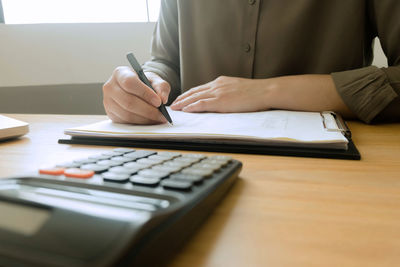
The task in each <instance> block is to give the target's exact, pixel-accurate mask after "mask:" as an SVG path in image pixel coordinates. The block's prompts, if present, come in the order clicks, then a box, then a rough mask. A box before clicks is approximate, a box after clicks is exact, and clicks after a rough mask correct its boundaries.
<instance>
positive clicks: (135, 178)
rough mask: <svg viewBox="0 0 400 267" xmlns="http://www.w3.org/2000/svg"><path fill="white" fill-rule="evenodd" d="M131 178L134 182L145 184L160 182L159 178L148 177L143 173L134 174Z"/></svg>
mask: <svg viewBox="0 0 400 267" xmlns="http://www.w3.org/2000/svg"><path fill="white" fill-rule="evenodd" d="M129 180H130V181H131V183H132V184H136V185H144V186H156V185H158V183H159V182H160V179H159V178H146V177H143V176H141V175H133V176H131V178H129Z"/></svg>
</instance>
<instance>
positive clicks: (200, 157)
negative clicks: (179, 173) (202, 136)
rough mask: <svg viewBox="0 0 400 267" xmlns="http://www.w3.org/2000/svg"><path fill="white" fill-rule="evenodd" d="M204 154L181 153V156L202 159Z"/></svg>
mask: <svg viewBox="0 0 400 267" xmlns="http://www.w3.org/2000/svg"><path fill="white" fill-rule="evenodd" d="M205 157H206V156H204V155H203V154H183V155H182V158H193V159H198V160H200V159H204V158H205Z"/></svg>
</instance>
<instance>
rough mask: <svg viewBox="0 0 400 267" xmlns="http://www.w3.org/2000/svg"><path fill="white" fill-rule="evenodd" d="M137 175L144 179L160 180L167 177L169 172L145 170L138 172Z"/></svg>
mask: <svg viewBox="0 0 400 267" xmlns="http://www.w3.org/2000/svg"><path fill="white" fill-rule="evenodd" d="M138 175H140V176H142V177H146V178H158V179H162V178H165V177H167V176H168V175H169V172H166V171H159V170H153V169H146V170H141V171H139V172H138Z"/></svg>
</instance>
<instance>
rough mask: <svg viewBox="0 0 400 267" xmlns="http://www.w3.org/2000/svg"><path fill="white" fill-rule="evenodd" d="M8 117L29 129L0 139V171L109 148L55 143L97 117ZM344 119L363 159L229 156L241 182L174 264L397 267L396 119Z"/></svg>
mask: <svg viewBox="0 0 400 267" xmlns="http://www.w3.org/2000/svg"><path fill="white" fill-rule="evenodd" d="M8 116H10V117H13V118H16V119H20V120H24V121H26V122H29V123H30V133H29V134H28V135H26V136H25V137H23V138H20V139H17V140H12V141H8V142H2V143H0V159H1V160H0V176H1V177H4V176H11V175H18V174H21V173H24V172H28V171H32V170H35V169H36V168H37V167H38V166H40V165H42V164H46V163H56V162H60V161H63V160H64V159H65V157H66V156H67V157H69V156H71V157H74V158H76V157H83V156H86V155H90V154H95V153H97V152H99V151H104V150H105V149H112V148H111V147H100V146H81V145H59V144H57V140H58V139H59V138H61V137H63V130H64V129H65V128H69V127H74V126H78V125H83V124H87V123H92V122H95V121H98V120H102V119H104V118H105V117H104V116H80V115H22V114H18V115H17V114H8ZM349 126H350V128H351V130H352V133H353V136H354V142H355V144H356V146H357V147H358V149H359V151H360V153H361V156H362V160H361V161H350V160H333V159H313V158H297V157H279V156H264V155H244V154H228V155H231V156H233V157H234V158H236V159H238V160H240V161H242V162H243V164H244V167H243V170H242V172H241V174H240V179H239V180H238V182H237V183H236V184H235V186H234V187H233V188H232V190H231V191H230V193H229V194H228V195H227V197H226V198H225V199H224V200H223V202H222V203H221V204H220V205H219V206H218V207H217V208H216V210H215V212H214V213H213V214H212V216H211V217H210V218H209V220H207V221H206V223H205V224H204V225H203V226H202V227H201V228H200V229H199V231H198V232H197V233H196V234H195V235H194V236H193V238H192V239H191V240H190V241H189V242H188V243H187V245H186V246H185V247H184V248H183V249H182V251H181V253H179V255H178V256H177V257H175V258H174V259H173V261H172V266H398V264H399V262H400V124H392V125H380V126H369V125H364V124H362V123H358V122H351V123H349ZM205 154H213V153H205Z"/></svg>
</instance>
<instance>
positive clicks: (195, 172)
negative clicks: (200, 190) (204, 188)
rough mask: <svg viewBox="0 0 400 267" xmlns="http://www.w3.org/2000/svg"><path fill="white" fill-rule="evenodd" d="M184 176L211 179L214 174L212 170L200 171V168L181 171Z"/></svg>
mask: <svg viewBox="0 0 400 267" xmlns="http://www.w3.org/2000/svg"><path fill="white" fill-rule="evenodd" d="M181 172H182V173H184V174H193V175H200V176H202V177H210V176H211V175H212V174H213V171H212V170H207V169H198V168H192V167H189V168H186V169H183V170H182V171H181Z"/></svg>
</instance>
